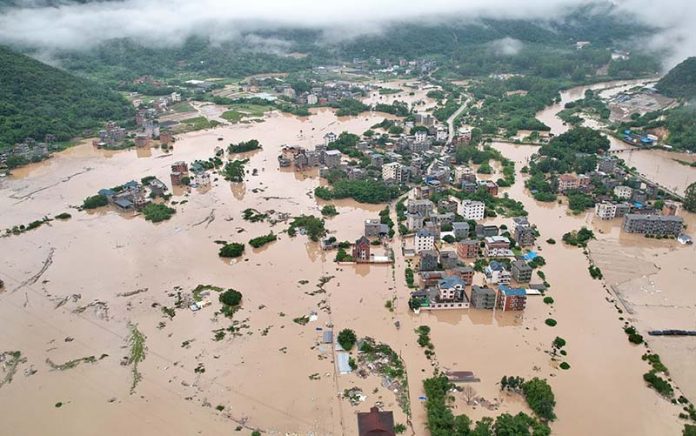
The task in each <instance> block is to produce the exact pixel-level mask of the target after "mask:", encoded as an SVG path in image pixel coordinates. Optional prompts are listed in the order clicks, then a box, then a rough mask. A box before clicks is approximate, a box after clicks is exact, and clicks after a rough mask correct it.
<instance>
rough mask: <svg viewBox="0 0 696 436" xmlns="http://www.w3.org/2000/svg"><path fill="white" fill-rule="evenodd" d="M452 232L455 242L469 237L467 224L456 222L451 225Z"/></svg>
mask: <svg viewBox="0 0 696 436" xmlns="http://www.w3.org/2000/svg"><path fill="white" fill-rule="evenodd" d="M452 231H453V232H454V239H456V240H457V241H459V240H462V239H465V238H468V237H469V223H465V222H457V223H452Z"/></svg>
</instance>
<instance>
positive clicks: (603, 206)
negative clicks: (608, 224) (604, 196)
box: [595, 201, 616, 220]
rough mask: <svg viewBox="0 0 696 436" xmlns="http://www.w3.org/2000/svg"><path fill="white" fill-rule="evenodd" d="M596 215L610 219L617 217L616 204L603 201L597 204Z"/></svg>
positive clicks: (602, 218)
mask: <svg viewBox="0 0 696 436" xmlns="http://www.w3.org/2000/svg"><path fill="white" fill-rule="evenodd" d="M595 215H596V216H597V218H599V219H601V220H610V219H614V218H615V217H616V204H615V203H611V202H609V201H603V202H601V203H597V204H595Z"/></svg>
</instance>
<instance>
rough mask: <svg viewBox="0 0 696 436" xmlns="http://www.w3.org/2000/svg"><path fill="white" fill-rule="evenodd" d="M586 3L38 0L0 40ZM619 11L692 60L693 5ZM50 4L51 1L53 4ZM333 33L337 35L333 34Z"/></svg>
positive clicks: (68, 42) (340, 24) (342, 28)
mask: <svg viewBox="0 0 696 436" xmlns="http://www.w3.org/2000/svg"><path fill="white" fill-rule="evenodd" d="M589 2H590V1H589V0H427V1H415V2H410V1H404V0H340V1H338V0H244V1H239V0H125V1H119V2H96V3H88V4H65V5H62V6H59V7H41V6H36V5H37V4H39V5H40V4H42V3H44V2H42V1H41V0H18V1H16V3H19V4H25V5H32V6H33V7H16V8H9V9H5V10H3V11H2V13H1V14H0V42H4V43H10V44H18V45H24V46H28V47H37V48H43V49H51V48H69V49H75V48H78V49H79V48H89V47H91V46H93V45H95V44H97V43H99V42H101V41H103V40H106V39H111V38H119V37H134V38H136V39H138V40H140V41H142V42H144V43H146V44H176V43H179V42H181V41H183V40H184V39H186V38H187V37H188V36H191V35H205V36H210V37H212V38H215V39H218V40H227V39H231V38H235V37H237V36H238V35H239V32H240V31H242V30H255V29H263V28H271V27H273V26H278V25H283V26H295V27H311V28H320V29H325V30H328V31H331V29H333V30H334V31H333V32H330V34H331V35H333V36H334V37H335V36H336V35H340V36H342V37H351V36H356V35H359V34H364V33H371V32H379V30H380V26H381V25H382V24H384V23H385V22H390V21H396V20H427V21H431V20H438V19H442V18H451V17H452V16H454V15H456V16H461V17H463V19H471V20H475V19H477V18H482V17H483V18H529V19H552V18H554V17H557V16H560V15H561V14H563V13H564V12H567V11H568V9H569V8H570V7H572V6H578V5H584V4H587V3H589ZM614 2H615V3H616V4H617V5H618V10H619V13H623V12H631V13H634V14H636V15H637V16H639V17H641V19H643V20H644V21H645V22H646V23H650V24H654V25H658V26H661V27H664V28H667V29H668V30H666V31H662V32H659V33H658V34H656V35H655V36H654V38H652V39H651V41H650V42H649V44H650V46H651V47H652V48H655V49H661V50H668V49H669V50H672V51H674V53H675V54H674V55H673V56H672V58H671V62H670V63H674V62H676V61H677V60H681V59H683V58H684V57H686V56H689V55H694V54H696V30H693V29H694V28H696V26H694V24H693V23H695V22H696V1H694V0H614ZM54 3H55V2H54ZM337 28H338V31H336V29H337Z"/></svg>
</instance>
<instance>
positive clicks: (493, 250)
mask: <svg viewBox="0 0 696 436" xmlns="http://www.w3.org/2000/svg"><path fill="white" fill-rule="evenodd" d="M483 253H484V254H485V255H486V256H488V257H508V256H512V255H513V254H512V251H511V250H510V240H509V239H508V238H506V237H505V236H488V237H486V238H485V239H484V246H483Z"/></svg>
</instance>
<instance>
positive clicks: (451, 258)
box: [440, 250, 459, 269]
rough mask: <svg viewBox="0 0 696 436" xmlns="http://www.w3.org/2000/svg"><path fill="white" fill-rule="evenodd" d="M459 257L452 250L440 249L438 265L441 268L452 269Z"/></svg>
mask: <svg viewBox="0 0 696 436" xmlns="http://www.w3.org/2000/svg"><path fill="white" fill-rule="evenodd" d="M458 262H459V258H458V257H457V253H455V252H454V251H449V250H448V251H440V265H442V268H443V269H452V268H454V267H456V266H457V263H458Z"/></svg>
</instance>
